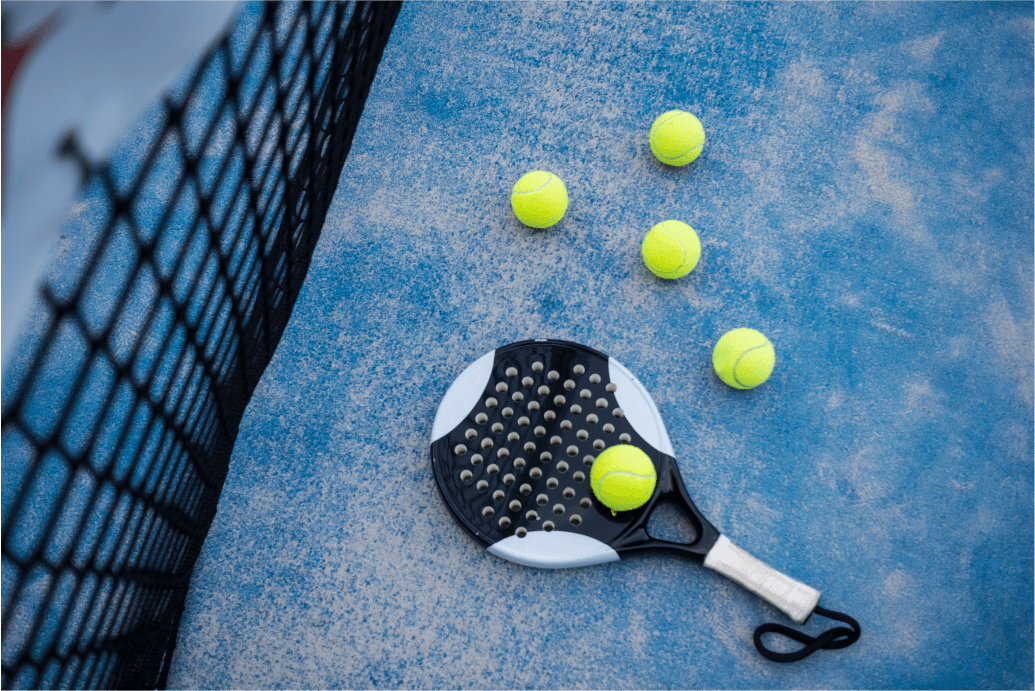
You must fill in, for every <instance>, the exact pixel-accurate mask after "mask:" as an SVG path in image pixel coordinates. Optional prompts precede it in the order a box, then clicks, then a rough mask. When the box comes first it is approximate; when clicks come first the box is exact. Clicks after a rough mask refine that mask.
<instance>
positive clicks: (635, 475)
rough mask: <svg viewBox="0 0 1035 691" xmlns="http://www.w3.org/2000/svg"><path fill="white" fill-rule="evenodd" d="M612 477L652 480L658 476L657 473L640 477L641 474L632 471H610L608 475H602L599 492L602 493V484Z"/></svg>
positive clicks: (598, 482) (599, 481)
mask: <svg viewBox="0 0 1035 691" xmlns="http://www.w3.org/2000/svg"><path fill="white" fill-rule="evenodd" d="M612 475H628V476H629V477H633V478H636V479H637V480H650V479H651V478H652V477H654V476H655V475H656V473H653V472H652V473H650V474H648V475H640V474H639V473H634V472H632V471H630V470H609V471H608V472H607V473H605V474H603V475H601V476H600V477H599V478H598V479H597V491H598V492H599V491H600V484H601V483H603V482H604V480H606V479H608V478H609V477H611V476H612Z"/></svg>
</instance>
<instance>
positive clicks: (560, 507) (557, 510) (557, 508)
mask: <svg viewBox="0 0 1035 691" xmlns="http://www.w3.org/2000/svg"><path fill="white" fill-rule="evenodd" d="M553 513H554V515H556V516H563V515H564V504H554V505H553Z"/></svg>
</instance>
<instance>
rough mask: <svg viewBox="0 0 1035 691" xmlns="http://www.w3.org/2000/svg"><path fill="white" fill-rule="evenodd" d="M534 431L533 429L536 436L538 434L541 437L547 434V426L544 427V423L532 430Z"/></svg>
mask: <svg viewBox="0 0 1035 691" xmlns="http://www.w3.org/2000/svg"><path fill="white" fill-rule="evenodd" d="M532 431H533V433H534V434H535V436H537V437H541V436H543V435H544V434H546V428H545V427H543V426H542V425H539V426H538V427H536V428H535V429H534V430H532Z"/></svg>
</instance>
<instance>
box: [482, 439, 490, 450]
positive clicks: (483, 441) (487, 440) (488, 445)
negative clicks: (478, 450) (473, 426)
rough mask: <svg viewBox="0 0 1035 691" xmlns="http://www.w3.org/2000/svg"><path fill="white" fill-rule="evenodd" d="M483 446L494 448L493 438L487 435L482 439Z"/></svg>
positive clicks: (484, 447)
mask: <svg viewBox="0 0 1035 691" xmlns="http://www.w3.org/2000/svg"><path fill="white" fill-rule="evenodd" d="M482 448H483V449H491V448H492V440H491V439H489V438H488V437H485V439H482Z"/></svg>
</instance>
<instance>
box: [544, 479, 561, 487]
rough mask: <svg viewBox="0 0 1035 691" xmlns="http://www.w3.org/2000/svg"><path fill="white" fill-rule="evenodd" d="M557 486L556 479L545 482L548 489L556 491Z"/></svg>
mask: <svg viewBox="0 0 1035 691" xmlns="http://www.w3.org/2000/svg"><path fill="white" fill-rule="evenodd" d="M557 485H558V482H557V478H555V477H552V478H550V479H549V480H547V481H546V486H547V487H549V488H550V489H557Z"/></svg>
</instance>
